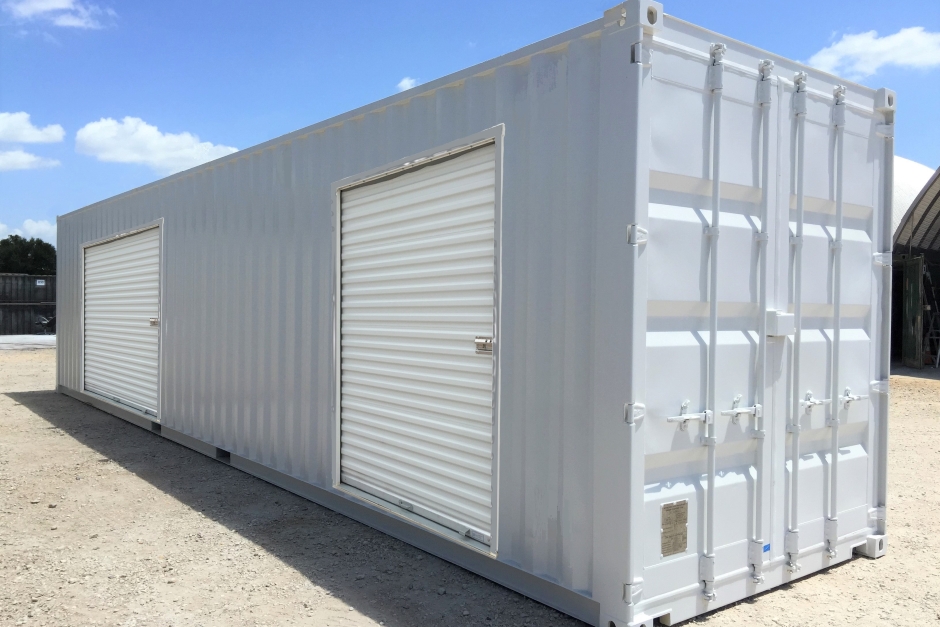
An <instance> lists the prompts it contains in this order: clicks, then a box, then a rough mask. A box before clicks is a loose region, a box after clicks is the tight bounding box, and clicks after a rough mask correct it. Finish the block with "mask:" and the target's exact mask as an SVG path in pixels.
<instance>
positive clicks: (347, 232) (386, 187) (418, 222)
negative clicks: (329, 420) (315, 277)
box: [340, 145, 496, 542]
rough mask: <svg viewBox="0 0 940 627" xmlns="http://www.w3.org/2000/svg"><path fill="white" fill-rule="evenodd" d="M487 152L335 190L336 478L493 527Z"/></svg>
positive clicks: (490, 169) (442, 517)
mask: <svg viewBox="0 0 940 627" xmlns="http://www.w3.org/2000/svg"><path fill="white" fill-rule="evenodd" d="M495 154H496V151H495V148H494V147H493V146H492V145H491V146H487V147H483V148H479V149H476V150H473V151H471V152H468V153H466V154H464V155H461V156H458V157H455V158H452V159H450V160H447V161H444V162H442V163H439V164H434V165H429V166H426V167H424V168H421V169H418V170H415V171H412V172H407V173H404V174H402V175H399V176H397V177H394V178H391V179H386V180H382V181H379V182H376V183H372V184H368V185H365V186H362V187H358V188H353V189H351V190H347V191H344V192H343V194H342V200H341V211H340V259H341V267H340V275H341V280H340V351H341V353H340V370H341V372H340V385H341V391H340V394H341V399H340V481H341V482H342V483H345V484H347V485H350V486H353V487H356V488H358V489H361V490H364V491H366V492H369V493H371V494H373V495H375V496H378V497H379V498H382V499H385V500H387V501H390V502H392V503H394V504H396V505H402V504H405V506H406V507H407V508H409V509H410V508H413V511H414V512H415V513H418V514H420V515H423V516H426V517H427V518H430V519H431V520H434V521H435V522H437V523H440V524H443V525H445V526H448V527H450V528H452V529H456V530H458V531H459V532H461V533H466V534H468V535H469V536H470V537H472V538H474V539H477V540H480V539H482V540H483V541H484V542H489V541H490V534H491V533H492V529H491V527H492V506H491V501H492V482H493V358H492V356H491V355H486V354H477V352H476V350H475V344H474V340H475V338H477V337H493V335H494V330H495V329H494V303H495V299H494V297H495V278H494V275H495V253H496V251H495V227H496V220H495V219H496V216H495V194H496V185H495V181H496V169H495Z"/></svg>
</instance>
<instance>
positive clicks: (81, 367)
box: [78, 218, 166, 423]
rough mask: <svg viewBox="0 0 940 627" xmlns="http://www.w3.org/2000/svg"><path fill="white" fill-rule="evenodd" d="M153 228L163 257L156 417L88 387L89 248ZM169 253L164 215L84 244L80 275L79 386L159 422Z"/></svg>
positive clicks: (158, 265) (159, 297) (159, 312)
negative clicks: (87, 299)
mask: <svg viewBox="0 0 940 627" xmlns="http://www.w3.org/2000/svg"><path fill="white" fill-rule="evenodd" d="M151 229H157V233H158V242H159V243H158V253H157V254H158V255H159V259H158V260H157V267H158V270H157V271H158V272H159V273H160V277H159V279H158V285H159V287H158V294H159V295H158V297H157V298H158V305H157V317H158V319H159V321H160V322H159V326H158V327H157V415H156V416H153V415H151V414H149V413H147V412H143V411H140V410H139V409H137V408H136V407H132V406H130V405H127V404H124V403H118V402H116V401H114V400H113V399H111V398H108V397H107V396H102V395H101V394H97V393H96V392H92V391H90V390H86V389H85V251H86V250H87V249H89V248H92V247H94V246H100V245H101V244H107V243H109V242H112V241H115V240H119V239H124V238H125V237H131V236H132V235H138V234H140V233H143V232H144V231H149V230H151ZM165 259H166V255H165V254H164V231H163V218H157V219H156V220H153V221H152V222H147V223H144V224H141V225H140V226H136V227H134V228H132V229H129V230H123V231H119V232H117V233H112V234H111V235H106V236H105V237H100V238H98V239H94V240H90V241H87V242H83V243H82V245H81V255H80V265H81V275H80V277H79V289H80V290H81V298H80V303H81V311H80V314H79V324H80V327H79V328H80V329H81V334H82V350H81V352H80V353H79V380H78V386H79V390H80V391H81V393H82V394H89V395H91V396H94V397H95V398H97V399H101V400H102V401H104V402H106V403H109V404H111V405H114V406H115V407H119V408H121V409H123V410H126V411H134V412H137V413H139V414H140V415H141V416H143V417H144V418H146V419H147V420H150V421H152V422H156V423H159V422H160V420H161V416H162V415H163V411H162V409H163V408H162V404H163V338H164V333H165V331H164V329H165V328H166V325H165V324H164V319H163V300H164V294H165V290H164V281H165V278H164V277H165V276H166V272H165V271H164V270H165V268H164V264H165Z"/></svg>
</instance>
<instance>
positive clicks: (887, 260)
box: [873, 253, 891, 267]
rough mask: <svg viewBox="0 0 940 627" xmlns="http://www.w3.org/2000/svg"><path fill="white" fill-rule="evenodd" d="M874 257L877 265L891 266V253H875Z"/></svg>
mask: <svg viewBox="0 0 940 627" xmlns="http://www.w3.org/2000/svg"><path fill="white" fill-rule="evenodd" d="M873 258H874V261H875V265H876V266H887V267H891V253H875V254H874V255H873Z"/></svg>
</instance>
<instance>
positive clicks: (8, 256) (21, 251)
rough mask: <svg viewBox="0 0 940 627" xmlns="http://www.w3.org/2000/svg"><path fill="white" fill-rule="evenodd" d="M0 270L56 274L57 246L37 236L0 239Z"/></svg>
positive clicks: (13, 236)
mask: <svg viewBox="0 0 940 627" xmlns="http://www.w3.org/2000/svg"><path fill="white" fill-rule="evenodd" d="M0 272H19V273H23V274H55V247H54V246H53V245H52V244H49V243H46V242H44V241H42V240H41V239H39V238H37V237H33V238H31V239H26V238H24V237H20V236H19V235H11V236H9V237H7V238H6V239H0Z"/></svg>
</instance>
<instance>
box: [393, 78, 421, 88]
mask: <svg viewBox="0 0 940 627" xmlns="http://www.w3.org/2000/svg"><path fill="white" fill-rule="evenodd" d="M417 84H418V79H416V78H411V77H410V76H406V77H405V78H403V79H401V80H400V81H398V85H397V87H398V91H406V90H408V89H411V88H412V87H414V86H415V85H417Z"/></svg>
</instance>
